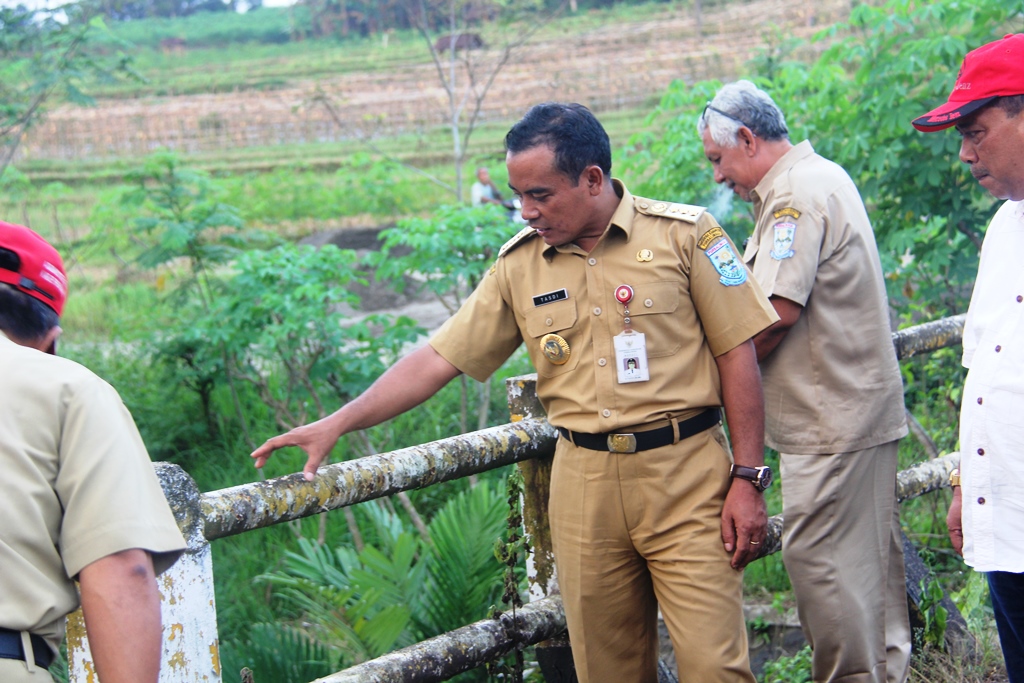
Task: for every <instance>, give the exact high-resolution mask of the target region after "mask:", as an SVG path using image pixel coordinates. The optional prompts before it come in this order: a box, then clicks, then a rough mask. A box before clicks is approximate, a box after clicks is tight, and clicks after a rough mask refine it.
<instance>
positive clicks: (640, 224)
mask: <svg viewBox="0 0 1024 683" xmlns="http://www.w3.org/2000/svg"><path fill="white" fill-rule="evenodd" d="M615 188H616V191H617V192H618V193H619V195H620V196H621V197H622V200H621V202H620V203H619V206H618V209H617V210H616V211H615V214H614V215H613V216H612V219H611V222H610V224H609V226H608V228H607V230H606V231H605V233H604V235H603V236H602V237H601V239H600V240H599V241H598V243H597V245H596V246H595V247H594V249H593V250H591V251H590V253H586V252H584V251H583V250H582V249H580V248H579V247H577V246H575V245H573V244H569V245H564V246H560V247H549V246H547V245H546V244H545V243H544V242H543V240H540V239H536V238H535V233H534V231H533V230H532V229H527V230H524V231H523V232H522V233H520V235H518V236H517V238H516V239H513V240H512V241H511V242H510V243H509V244H508V245H506V247H505V248H504V249H503V253H502V255H500V256H499V257H498V260H497V262H496V263H495V265H494V267H493V268H491V270H490V272H489V273H488V275H487V276H486V277H484V279H483V281H482V282H481V283H480V286H479V287H478V288H477V289H476V291H475V292H474V293H473V294H472V295H471V296H470V298H469V299H467V301H466V303H465V304H464V305H463V306H462V308H461V309H460V310H459V311H458V312H457V313H456V314H455V315H454V316H453V317H452V318H451V319H450V320H448V322H447V323H445V325H444V326H443V327H442V328H441V329H440V330H439V331H438V332H437V333H436V334H435V335H434V337H433V338H431V340H430V344H431V346H433V348H434V349H435V350H436V351H437V352H438V353H440V354H441V356H443V357H444V358H445V359H447V360H448V361H449V362H450V363H452V364H453V365H454V366H455V367H457V368H458V369H459V370H461V371H462V372H464V373H466V374H467V375H469V376H471V377H473V378H475V379H478V380H483V379H485V378H487V377H488V376H489V375H490V374H491V373H493V372H494V371H495V370H496V369H497V368H498V367H499V366H500V365H501V364H502V363H503V362H504V361H505V359H507V358H508V357H509V355H510V354H511V353H512V352H513V351H514V350H515V349H516V347H518V346H519V344H520V343H525V344H526V347H527V350H528V351H529V354H530V359H531V360H532V361H533V365H534V367H535V368H536V369H537V375H538V378H537V393H538V395H539V397H540V400H541V403H542V404H543V405H544V408H545V410H546V411H547V415H548V419H549V421H550V422H551V423H552V424H553V425H555V426H558V427H565V428H567V429H571V430H575V431H580V432H590V433H598V432H607V431H613V430H621V429H622V428H624V427H633V426H641V425H645V424H648V423H652V422H656V421H662V420H667V419H670V418H674V417H675V418H680V419H685V418H687V417H690V416H691V415H693V414H695V413H696V412H698V411H700V410H702V409H704V408H708V407H712V406H720V405H721V404H722V397H721V382H720V380H719V376H718V368H717V365H716V364H715V356H718V355H721V354H723V353H725V352H726V351H729V350H731V349H733V348H735V347H736V346H738V345H739V344H741V343H742V342H744V341H746V340H748V339H750V338H751V337H753V336H754V335H755V334H757V333H758V332H760V331H761V330H762V329H764V328H766V327H768V326H769V325H771V324H772V323H773V322H774V321H775V320H777V316H776V315H775V312H774V309H772V308H771V304H770V303H769V302H768V301H767V299H766V297H765V296H764V294H762V293H761V290H760V288H759V287H758V286H757V285H756V284H755V283H754V282H753V281H752V280H751V279H750V278H749V277H748V274H747V271H746V269H745V268H744V266H743V264H742V263H741V262H740V261H739V258H738V255H737V254H736V252H735V251H734V247H733V245H732V243H731V242H730V241H729V239H728V237H726V236H725V233H724V231H722V229H721V228H720V227H719V226H718V224H717V223H716V222H715V220H714V218H712V217H711V216H710V215H709V214H707V213H706V212H705V211H704V209H702V208H700V207H688V206H685V205H680V204H669V203H666V202H657V201H653V200H649V199H643V198H640V197H633V196H632V195H630V194H629V192H628V191H626V189H625V188H624V187H623V186H622V184H621V183H619V182H618V181H615ZM623 284H625V285H629V286H631V287H632V288H633V290H634V295H633V300H632V301H631V302H630V303H629V312H630V316H631V318H632V326H633V329H634V330H636V331H637V332H642V333H644V334H645V335H646V344H647V356H648V360H649V368H650V381H646V382H636V383H627V384H620V383H619V382H618V373H617V369H616V367H615V365H616V363H615V351H614V348H613V341H612V338H613V337H614V336H615V335H617V334H619V333H620V332H622V331H623V328H624V324H623V318H624V315H623V314H624V309H623V305H622V304H620V303H619V302H618V301H617V300H616V299H615V295H614V293H615V289H616V288H617V287H618V286H619V285H623ZM548 334H556V335H558V336H559V337H561V338H562V339H563V340H564V341H565V342H566V343H567V345H568V347H569V357H568V360H567V361H566V362H565V363H563V364H560V365H559V364H556V363H554V362H552V360H550V359H549V357H548V356H547V355H545V353H544V350H543V348H542V346H543V345H542V341H541V340H542V339H543V338H544V337H545V335H548Z"/></svg>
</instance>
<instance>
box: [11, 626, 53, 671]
mask: <svg viewBox="0 0 1024 683" xmlns="http://www.w3.org/2000/svg"><path fill="white" fill-rule="evenodd" d="M29 639H30V640H31V641H32V654H33V656H34V659H35V661H36V666H38V667H39V668H40V669H48V668H50V662H52V661H53V651H52V650H51V649H50V646H49V645H47V644H46V641H45V640H43V639H42V637H41V636H37V635H36V634H34V633H31V634H29ZM0 659H17V660H20V661H22V662H24V661H25V648H23V647H22V646H21V633H19V632H18V631H12V630H10V629H9V628H0Z"/></svg>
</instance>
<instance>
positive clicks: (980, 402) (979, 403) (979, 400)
mask: <svg viewBox="0 0 1024 683" xmlns="http://www.w3.org/2000/svg"><path fill="white" fill-rule="evenodd" d="M981 404H982V400H981V396H979V397H978V405H979V406H980V405H981Z"/></svg>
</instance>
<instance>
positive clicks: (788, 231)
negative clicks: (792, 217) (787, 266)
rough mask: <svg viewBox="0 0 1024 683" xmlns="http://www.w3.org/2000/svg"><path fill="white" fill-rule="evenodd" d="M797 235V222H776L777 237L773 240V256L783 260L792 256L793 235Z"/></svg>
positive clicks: (777, 259)
mask: <svg viewBox="0 0 1024 683" xmlns="http://www.w3.org/2000/svg"><path fill="white" fill-rule="evenodd" d="M795 235H796V223H790V222H789V221H781V222H779V223H776V224H775V239H774V241H772V251H771V254H772V258H773V259H775V260H776V261H781V260H782V259H785V258H790V257H791V256H793V254H795V253H796V252H794V251H793V237H794V236H795Z"/></svg>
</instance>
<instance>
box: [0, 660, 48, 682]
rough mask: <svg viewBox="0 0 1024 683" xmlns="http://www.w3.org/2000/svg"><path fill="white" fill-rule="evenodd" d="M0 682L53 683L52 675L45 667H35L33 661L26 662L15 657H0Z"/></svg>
mask: <svg viewBox="0 0 1024 683" xmlns="http://www.w3.org/2000/svg"><path fill="white" fill-rule="evenodd" d="M0 682H2V683H53V677H52V676H51V675H50V672H49V671H47V670H46V669H40V668H39V667H37V666H36V665H35V662H32V663H31V664H26V663H25V662H20V661H18V660H16V659H0Z"/></svg>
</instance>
